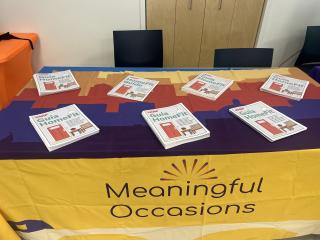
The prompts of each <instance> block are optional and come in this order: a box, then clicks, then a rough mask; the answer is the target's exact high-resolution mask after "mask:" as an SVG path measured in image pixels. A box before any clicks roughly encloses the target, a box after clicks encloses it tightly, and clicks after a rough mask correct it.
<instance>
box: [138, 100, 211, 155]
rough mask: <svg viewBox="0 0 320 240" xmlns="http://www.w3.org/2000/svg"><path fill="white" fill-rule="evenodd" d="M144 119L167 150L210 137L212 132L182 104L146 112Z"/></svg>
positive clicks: (144, 112)
mask: <svg viewBox="0 0 320 240" xmlns="http://www.w3.org/2000/svg"><path fill="white" fill-rule="evenodd" d="M142 116H143V118H144V119H145V120H146V122H147V123H148V125H149V126H150V127H151V129H152V131H153V132H154V134H155V135H156V136H157V138H158V139H159V141H160V142H161V144H162V145H163V147H164V148H165V149H168V148H172V147H175V146H178V145H181V144H184V143H188V142H193V141H198V140H200V139H204V138H208V137H210V132H209V131H208V129H206V128H205V127H204V126H203V125H202V124H201V122H199V120H198V119H197V118H196V117H195V116H194V115H193V114H192V113H191V112H190V111H189V110H188V109H187V108H186V107H185V106H184V105H183V104H182V103H179V104H176V105H173V106H170V107H164V108H157V109H152V110H145V111H143V112H142Z"/></svg>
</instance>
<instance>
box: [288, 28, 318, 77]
mask: <svg viewBox="0 0 320 240" xmlns="http://www.w3.org/2000/svg"><path fill="white" fill-rule="evenodd" d="M294 65H295V66H296V67H298V68H300V69H301V70H303V71H304V72H306V73H310V71H311V69H312V68H313V67H314V66H316V65H320V26H308V27H307V32H306V37H305V40H304V45H303V47H302V50H301V52H300V54H299V56H298V58H297V61H296V63H295V64H294Z"/></svg>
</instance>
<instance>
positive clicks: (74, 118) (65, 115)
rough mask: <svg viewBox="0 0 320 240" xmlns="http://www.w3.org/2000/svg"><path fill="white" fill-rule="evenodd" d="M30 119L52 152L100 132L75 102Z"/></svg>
mask: <svg viewBox="0 0 320 240" xmlns="http://www.w3.org/2000/svg"><path fill="white" fill-rule="evenodd" d="M29 119H30V122H31V124H32V125H33V127H34V128H35V130H36V131H37V133H38V134H39V136H40V138H41V140H42V141H43V142H44V144H45V145H46V147H47V148H48V150H49V151H50V152H51V151H53V150H56V149H58V148H61V147H64V146H66V145H69V144H71V143H74V142H76V141H79V140H81V139H84V138H86V137H89V136H91V135H94V134H96V133H98V132H99V128H98V127H97V126H96V125H95V124H94V123H93V122H91V121H90V119H89V118H87V117H86V115H84V114H83V112H81V110H80V109H79V108H78V107H77V106H76V105H75V104H72V105H69V106H67V107H63V108H59V109H56V110H53V111H50V112H46V113H42V114H37V115H33V116H29Z"/></svg>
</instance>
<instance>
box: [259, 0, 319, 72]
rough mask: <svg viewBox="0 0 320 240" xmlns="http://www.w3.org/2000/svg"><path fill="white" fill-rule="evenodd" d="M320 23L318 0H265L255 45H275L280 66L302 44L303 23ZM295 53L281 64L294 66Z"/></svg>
mask: <svg viewBox="0 0 320 240" xmlns="http://www.w3.org/2000/svg"><path fill="white" fill-rule="evenodd" d="M315 25H317V26H320V0H268V1H267V5H266V8H265V14H264V17H263V20H262V24H261V28H260V34H259V36H258V39H257V44H256V46H257V47H271V48H274V57H273V66H279V65H280V64H281V63H283V62H284V61H285V60H286V59H288V58H289V57H290V56H292V55H293V54H294V53H296V52H297V51H298V50H300V49H301V48H302V46H303V42H304V37H305V31H306V26H315ZM297 56H298V54H296V55H294V56H293V57H292V58H290V60H289V61H287V62H286V63H285V64H283V66H293V64H294V62H295V60H296V58H297Z"/></svg>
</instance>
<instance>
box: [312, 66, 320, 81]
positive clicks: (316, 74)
mask: <svg viewBox="0 0 320 240" xmlns="http://www.w3.org/2000/svg"><path fill="white" fill-rule="evenodd" d="M310 76H311V77H312V78H314V79H315V80H316V81H317V82H320V66H316V67H314V68H313V69H312V71H311V73H310Z"/></svg>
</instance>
